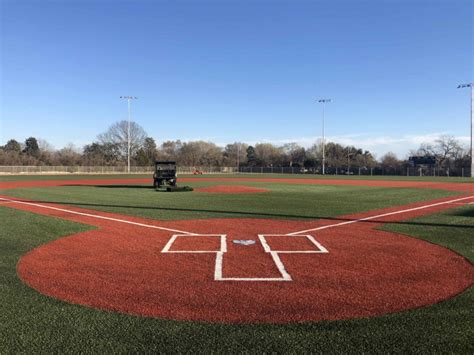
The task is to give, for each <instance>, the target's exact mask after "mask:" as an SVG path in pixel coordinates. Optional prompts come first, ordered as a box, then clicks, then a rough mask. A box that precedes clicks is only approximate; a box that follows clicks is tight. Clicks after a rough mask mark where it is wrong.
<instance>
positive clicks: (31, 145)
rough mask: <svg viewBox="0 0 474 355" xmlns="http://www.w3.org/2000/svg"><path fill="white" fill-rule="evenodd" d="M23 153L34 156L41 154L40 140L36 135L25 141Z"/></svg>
mask: <svg viewBox="0 0 474 355" xmlns="http://www.w3.org/2000/svg"><path fill="white" fill-rule="evenodd" d="M23 153H26V154H28V155H30V156H32V157H38V156H39V153H40V149H39V146H38V141H37V140H36V138H35V137H30V138H28V139H27V140H26V141H25V149H23Z"/></svg>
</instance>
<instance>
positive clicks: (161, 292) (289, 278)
mask: <svg viewBox="0 0 474 355" xmlns="http://www.w3.org/2000/svg"><path fill="white" fill-rule="evenodd" d="M25 208H26V207H25ZM28 209H29V210H34V209H35V208H34V207H31V206H28ZM38 210H39V209H38ZM38 212H39V211H38ZM40 212H41V213H43V214H44V210H42V211H40ZM48 213H51V214H56V215H55V216H62V217H63V218H64V213H63V214H62V215H61V214H60V212H58V211H52V212H49V211H48ZM95 213H98V212H97V211H95ZM104 215H105V216H114V218H116V219H117V218H121V217H120V216H119V215H113V214H105V213H104ZM404 217H410V216H409V215H408V216H407V215H405V216H404ZM122 218H125V216H122ZM68 219H71V220H74V221H77V222H83V223H88V224H94V225H96V226H98V227H99V229H97V230H91V231H87V232H83V233H79V234H76V235H72V236H69V237H64V238H61V239H58V240H56V241H53V242H50V243H48V244H45V245H43V246H40V247H38V248H36V249H34V250H32V251H31V252H29V253H28V254H26V255H24V256H23V257H22V258H21V260H20V261H19V263H18V267H17V271H18V274H19V276H20V278H21V279H22V280H23V281H24V282H25V283H26V284H27V285H29V286H31V287H32V288H34V289H36V290H38V291H39V292H41V293H43V294H45V295H48V296H51V297H54V298H57V299H60V300H63V301H66V302H70V303H74V304H80V305H84V306H88V307H93V308H98V309H101V310H108V311H114V312H121V313H126V314H132V315H140V316H146V317H156V318H163V319H174V320H192V321H205V322H216V323H291V322H304V321H321V320H337V319H351V318H358V317H373V316H380V315H384V314H388V313H393V312H398V311H404V310H408V309H413V308H417V307H422V306H426V305H430V304H434V303H437V302H440V301H443V300H446V299H448V298H451V297H453V296H455V295H457V294H459V293H460V292H462V291H463V290H465V289H466V288H467V287H469V286H470V285H472V283H473V280H474V271H473V266H472V265H471V264H470V263H469V262H468V261H467V260H466V259H464V258H463V257H462V256H460V255H458V254H456V253H454V252H451V251H450V250H448V249H446V248H443V247H440V246H438V245H434V244H431V243H427V242H424V241H421V240H418V239H414V238H409V237H406V236H402V235H399V234H395V233H391V232H385V231H380V230H377V229H374V228H375V227H377V226H379V225H380V224H377V223H373V224H372V223H355V224H352V225H350V226H347V227H344V228H327V229H320V230H317V228H318V226H324V225H325V224H328V223H335V221H328V220H326V221H294V220H292V221H288V220H271V219H206V220H183V221H154V222H150V221H148V222H147V223H154V224H155V225H159V226H160V228H162V229H154V228H148V227H144V226H139V225H131V224H124V223H117V222H116V221H112V220H104V219H93V218H89V217H85V216H81V215H74V216H73V217H68ZM134 220H135V221H137V222H139V221H141V220H140V219H137V218H135V219H134ZM142 222H143V221H142ZM145 222H146V221H145ZM145 222H143V223H145ZM336 222H337V221H336ZM167 229H172V230H173V231H170V230H167ZM307 229H311V231H310V232H305V230H307ZM297 231H302V232H301V233H296V234H294V235H288V234H289V233H295V232H297ZM191 233H192V234H191ZM242 241H245V242H244V243H242ZM249 241H250V242H249Z"/></svg>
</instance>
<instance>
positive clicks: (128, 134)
mask: <svg viewBox="0 0 474 355" xmlns="http://www.w3.org/2000/svg"><path fill="white" fill-rule="evenodd" d="M120 98H121V99H125V100H127V104H128V127H127V172H128V173H130V101H131V100H136V99H138V97H135V96H120Z"/></svg>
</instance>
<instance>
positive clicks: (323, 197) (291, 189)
mask: <svg viewBox="0 0 474 355" xmlns="http://www.w3.org/2000/svg"><path fill="white" fill-rule="evenodd" d="M213 184H214V185H215V184H218V183H215V182H214V183H209V182H199V181H198V182H193V183H190V184H189V185H191V186H192V187H194V188H197V187H203V186H209V185H213ZM229 184H238V185H247V186H254V187H264V188H267V189H269V190H270V192H266V193H258V194H212V193H199V192H176V193H166V192H164V193H163V192H157V191H155V190H154V189H153V188H151V187H150V186H144V185H129V186H116V185H112V186H106V185H102V186H101V185H98V186H58V187H32V188H19V189H12V190H3V191H2V190H0V193H2V194H7V195H10V196H13V197H18V198H26V199H32V200H36V201H47V202H55V203H60V204H68V205H73V206H77V207H82V208H88V209H95V210H99V211H106V212H113V213H119V214H126V215H132V216H137V217H146V218H152V219H160V220H173V219H195V218H217V217H221V218H242V217H247V218H276V219H282V218H286V219H308V218H309V219H319V218H330V217H335V216H339V215H345V214H351V213H355V212H362V211H368V210H375V209H380V208H385V207H391V206H400V205H406V204H408V203H412V202H418V201H426V200H432V199H435V198H440V197H446V196H451V195H456V194H459V193H458V192H453V191H444V190H430V189H414V188H383V187H361V186H331V185H291V184H277V183H264V182H262V183H259V182H252V183H248V182H229V183H226V185H229Z"/></svg>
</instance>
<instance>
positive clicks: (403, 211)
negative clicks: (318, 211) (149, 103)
mask: <svg viewBox="0 0 474 355" xmlns="http://www.w3.org/2000/svg"><path fill="white" fill-rule="evenodd" d="M472 198H474V196H468V197H461V198H457V199H454V200H450V201H444V202H437V203H432V204H429V205H424V206H419V207H413V208H407V209H404V210H399V211H394V212H387V213H383V214H379V215H376V216H370V217H364V218H358V219H354V220H350V221H345V222H339V223H335V224H328V225H325V226H321V227H316V228H311V229H305V230H302V231H297V232H292V233H288V234H287V235H296V234H303V233H308V232H314V231H319V230H323V229H328V228H334V227H340V226H345V225H348V224H353V223H358V222H364V221H370V220H372V219H377V218H381V217H387V216H393V215H396V214H402V213H407V212H413V211H418V210H423V209H426V208H431V207H436V206H441V205H447V204H451V203H453V202H458V201H464V200H469V199H472Z"/></svg>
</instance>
